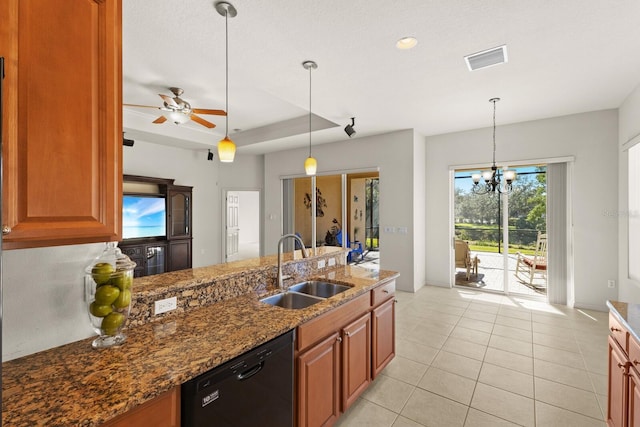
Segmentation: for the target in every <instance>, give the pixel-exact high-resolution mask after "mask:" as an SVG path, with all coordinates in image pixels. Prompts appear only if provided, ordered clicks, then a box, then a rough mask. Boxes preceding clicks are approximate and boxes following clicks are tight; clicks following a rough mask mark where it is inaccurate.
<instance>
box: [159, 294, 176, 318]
mask: <svg viewBox="0 0 640 427" xmlns="http://www.w3.org/2000/svg"><path fill="white" fill-rule="evenodd" d="M154 305H155V310H154V313H155V314H156V315H158V314H162V313H166V312H167V311H171V310H175V309H176V308H178V298H177V297H171V298H165V299H159V300H158V301H156V302H155V303H154Z"/></svg>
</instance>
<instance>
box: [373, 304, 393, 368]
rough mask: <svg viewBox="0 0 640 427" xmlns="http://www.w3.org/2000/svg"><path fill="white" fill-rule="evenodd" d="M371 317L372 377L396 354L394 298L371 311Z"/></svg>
mask: <svg viewBox="0 0 640 427" xmlns="http://www.w3.org/2000/svg"><path fill="white" fill-rule="evenodd" d="M372 319H373V346H372V347H373V350H372V351H373V358H372V359H373V378H375V377H376V376H377V375H378V374H379V373H380V372H381V371H382V370H383V369H384V368H385V367H386V366H387V365H388V364H389V362H391V360H392V359H393V358H394V356H395V355H396V337H395V335H396V327H395V300H394V299H390V300H388V301H387V302H385V303H384V304H382V305H380V306H379V307H377V308H375V309H374V310H373V312H372Z"/></svg>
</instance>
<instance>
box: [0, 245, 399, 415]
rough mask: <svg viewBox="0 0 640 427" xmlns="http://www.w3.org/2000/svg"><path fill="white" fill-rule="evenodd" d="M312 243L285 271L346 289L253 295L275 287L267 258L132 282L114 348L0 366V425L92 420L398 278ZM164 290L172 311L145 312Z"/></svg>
mask: <svg viewBox="0 0 640 427" xmlns="http://www.w3.org/2000/svg"><path fill="white" fill-rule="evenodd" d="M321 249H322V250H321V251H318V253H316V255H315V256H312V257H310V258H307V259H302V258H301V257H300V255H299V252H297V253H293V254H292V253H289V254H285V255H286V257H285V263H284V264H283V268H284V270H285V272H286V273H287V274H289V275H291V276H293V281H297V280H304V279H309V278H319V279H324V280H327V281H331V282H336V283H343V284H347V285H350V286H351V288H350V289H349V290H347V291H346V292H343V293H341V294H338V295H336V296H334V297H331V298H329V299H326V300H323V301H321V302H319V303H317V304H314V305H312V306H310V307H307V308H304V309H300V310H291V309H283V308H280V307H274V306H270V305H268V304H265V303H262V302H260V301H259V298H260V297H261V296H264V295H266V294H269V293H272V292H274V291H275V288H274V280H273V278H274V277H275V256H268V257H262V258H259V259H255V260H248V261H239V262H236V263H227V264H220V265H216V266H211V267H203V268H196V269H189V270H183V271H177V272H171V273H166V274H162V275H157V276H148V277H144V278H140V279H136V280H135V281H134V298H135V302H134V305H133V307H132V313H131V318H130V323H129V327H128V329H127V330H126V331H125V332H126V335H127V340H126V342H125V343H124V344H123V345H121V346H118V347H113V348H109V349H103V350H99V351H98V350H94V349H92V348H91V339H86V340H82V341H78V342H75V343H71V344H68V345H64V346H61V347H56V348H53V349H50V350H46V351H43V352H39V353H36V354H33V355H29V356H25V357H22V358H19V359H16V360H11V361H8V362H5V363H3V378H2V380H3V384H2V387H3V390H2V419H3V425H5V426H36V425H47V426H76V425H78V426H97V425H100V424H102V423H104V422H106V421H108V420H110V419H112V418H114V417H116V416H118V415H120V414H124V413H126V412H128V411H130V410H131V409H133V408H136V407H138V406H139V405H141V404H143V403H145V402H147V401H150V400H151V399H153V398H155V397H157V396H160V395H162V394H163V393H165V392H167V391H169V390H172V389H173V388H175V387H176V386H179V385H181V384H182V383H184V382H186V381H188V380H190V379H192V378H194V377H196V376H198V375H200V374H202V373H204V372H207V371H208V370H210V369H212V368H214V367H216V366H218V365H220V364H222V363H224V362H226V361H228V360H231V359H232V358H234V357H236V356H238V355H240V354H242V353H244V352H246V351H248V350H250V349H252V348H254V347H256V346H258V345H260V344H263V343H265V342H267V341H269V340H271V339H273V338H275V337H277V336H279V335H281V334H283V333H285V332H287V331H289V330H292V329H294V328H296V327H298V326H299V325H301V324H303V323H305V322H307V321H309V320H311V319H313V318H315V317H318V316H320V315H322V314H323V313H326V312H328V311H330V310H332V309H334V308H336V307H338V306H341V305H343V304H345V303H347V302H349V301H351V300H353V299H354V298H356V297H358V296H361V295H363V294H365V293H367V292H369V291H370V290H371V289H373V288H375V287H376V286H377V285H379V284H381V283H383V282H386V281H389V280H393V279H395V278H396V277H397V276H398V273H396V272H392V271H384V270H381V271H375V270H368V269H363V268H359V267H352V266H348V265H344V258H345V252H344V251H343V250H342V249H341V248H326V249H325V248H321ZM330 259H333V260H334V261H333V262H334V263H335V265H333V266H331V267H328V265H330V264H332V262H330V261H329V260H330ZM319 261H321V262H322V261H325V262H324V263H320V264H319ZM336 261H337V262H336ZM323 264H324V265H323ZM168 295H175V296H177V297H178V309H177V310H175V311H173V312H170V313H165V314H162V315H159V316H154V315H153V314H152V311H153V310H152V306H153V304H152V303H153V301H155V300H157V299H162V298H165V297H167V296H168Z"/></svg>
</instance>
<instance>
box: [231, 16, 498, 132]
mask: <svg viewBox="0 0 640 427" xmlns="http://www.w3.org/2000/svg"><path fill="white" fill-rule="evenodd" d="M228 20H229V11H228V10H227V11H226V12H225V14H224V39H225V45H224V50H225V52H224V53H225V64H226V65H225V101H224V102H225V108H226V110H227V115H226V116H225V125H224V127H225V129H224V136H225V138H228V137H229V24H228ZM494 106H495V103H494Z"/></svg>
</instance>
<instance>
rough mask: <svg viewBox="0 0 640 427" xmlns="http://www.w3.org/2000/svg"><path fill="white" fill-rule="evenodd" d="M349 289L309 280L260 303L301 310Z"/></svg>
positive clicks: (335, 284) (263, 299)
mask: <svg viewBox="0 0 640 427" xmlns="http://www.w3.org/2000/svg"><path fill="white" fill-rule="evenodd" d="M349 289H351V286H346V285H339V284H337V283H329V282H322V281H319V280H309V281H306V282H302V283H297V284H295V285H293V286H289V290H288V291H287V292H283V293H279V294H275V295H272V296H270V297H266V298H262V299H261V300H260V301H261V302H264V303H267V304H271V305H277V306H278V307H282V308H291V309H301V308H305V307H309V306H310V305H313V304H316V303H318V302H320V301H323V300H325V299H327V298H331V297H332V296H334V295H337V294H339V293H341V292H344V291H346V290H349Z"/></svg>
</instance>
